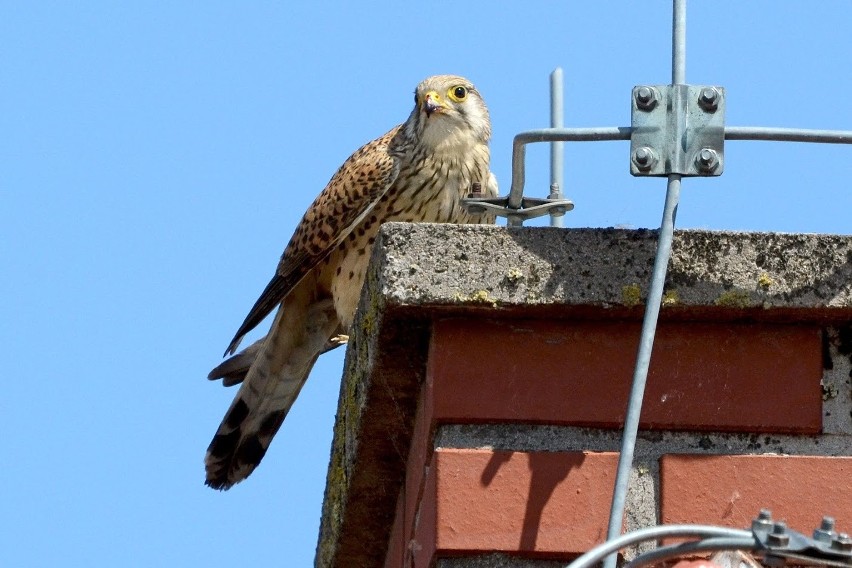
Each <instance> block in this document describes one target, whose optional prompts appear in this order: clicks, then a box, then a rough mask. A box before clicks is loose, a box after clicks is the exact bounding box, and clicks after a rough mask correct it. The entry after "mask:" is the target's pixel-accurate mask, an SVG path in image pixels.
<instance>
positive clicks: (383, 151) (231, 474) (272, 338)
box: [204, 75, 497, 489]
mask: <svg viewBox="0 0 852 568" xmlns="http://www.w3.org/2000/svg"><path fill="white" fill-rule="evenodd" d="M490 137H491V123H490V120H489V117H488V109H487V108H486V106H485V103H484V102H483V100H482V97H481V96H480V94H479V92H478V91H477V90H476V88H475V87H474V86H473V84H472V83H471V82H470V81H468V80H467V79H464V78H463V77H457V76H454V75H438V76H435V77H429V78H428V79H426V80H424V81H423V82H421V83H420V84H419V85H418V86H417V89H416V90H415V91H414V110H412V111H411V114H410V115H409V117H408V120H406V121H405V123H403V124H401V125H399V126H397V127H395V128H393V129H392V130H391V131H390V132H388V133H387V134H385V135H384V136H382V137H381V138H377V139H376V140H373V141H372V142H370V143H368V144H366V145H365V146H363V147H361V148H360V149H359V150H358V151H356V152H355V153H354V154H352V156H350V157H349V159H347V160H346V162H344V163H343V165H342V166H341V167H340V169H339V170H337V173H335V174H334V176H333V177H332V178H331V181H329V182H328V185H326V187H325V189H323V190H322V192H321V193H320V194H319V196H318V197H317V198H316V199H315V200H314V202H313V203H312V204H311V206H310V207H309V208H308V210H307V212H306V213H305V215H304V217H302V220H301V221H300V222H299V225H298V226H297V227H296V231H295V233H294V234H293V236H292V238H291V239H290V242H289V243H288V244H287V247H286V248H285V249H284V254H283V255H282V256H281V261H280V263H279V264H278V269H277V270H276V271H275V275H274V276H273V277H272V280H271V281H270V282H269V284H268V285H267V286H266V289H265V290H264V291H263V293H261V295H260V298H258V300H257V302H255V304H254V306H253V307H252V309H251V311H250V312H249V314H248V316H246V319H245V321H244V322H243V324H242V325H241V326H240V328H239V329H238V330H237V333H236V335H235V336H234V339H233V340H232V341H231V343H230V345H229V346H228V349H227V350H226V352H225V354H226V355H233V354H234V352H235V351H236V350H237V347H238V346H239V343H240V340H241V339H242V338H243V336H244V335H245V334H246V333H248V332H249V331H250V330H251V329H253V328H254V327H255V326H257V325H258V324H259V323H260V322H261V321H262V320H263V319H264V318H265V317H266V316H267V315H268V314H269V313H271V312H272V310H274V309H275V308H276V307H277V308H278V312H277V314H276V315H275V319H274V321H273V322H272V327H271V329H270V331H269V333H268V334H267V336H266V337H264V338H262V339H260V340H259V341H257V342H255V343H254V344H252V345H251V346H250V347H248V348H246V349H245V350H244V351H242V352H240V353H239V354H237V355H236V356H234V357H231V358H230V359H228V360H226V361H225V362H223V363H222V364H221V365H219V366H218V367H216V368H215V369H213V371H211V372H210V375H209V378H210V379H219V378H221V379H222V380H223V383H224V384H225V385H226V386H230V385H233V384H237V383H240V382H242V385H241V386H240V389H239V392H238V393H237V395H236V397H235V398H234V401H233V403H231V407H230V408H229V409H228V412H227V413H226V414H225V418H224V419H223V420H222V423H221V424H220V426H219V429H218V430H217V432H216V435H215V436H214V437H213V441H212V442H210V446H209V447H208V448H207V455H206V457H205V460H204V462H205V466H206V470H207V481H206V483H207V485H209V486H210V487H212V488H214V489H228V488H230V487H231V486H233V485H234V484H235V483H238V482H239V481H242V480H243V479H245V478H246V477H248V475H249V474H251V472H252V471H253V470H254V469H255V468H256V467H257V465H258V464H259V463H260V461H261V459H262V458H263V456H264V454H265V453H266V450H267V448H269V444H270V442H271V441H272V437H273V436H274V435H275V433H276V432H277V431H278V429H279V428H280V427H281V424H282V422H283V421H284V417H285V416H287V412H288V411H289V410H290V407H291V406H292V405H293V402H294V401H295V400H296V397H297V396H298V395H299V391H300V390H301V388H302V385H303V384H304V383H305V380H306V379H307V377H308V374H309V373H310V370H311V367H312V366H313V364H314V362H315V361H316V359H317V357H318V356H319V355H320V354H322V353H323V352H325V351H328V350H329V349H333V348H334V347H336V346H338V345H340V344H342V343H345V341H346V335H345V334H346V333H348V330H349V327H350V326H351V325H352V322H353V320H354V318H355V309H356V307H357V305H358V299H359V297H360V295H361V287H362V286H363V284H364V275H365V272H366V269H367V262H368V260H369V258H370V252H371V250H372V247H373V243H374V242H375V240H376V234H377V233H378V230H379V226H380V225H381V224H382V223H384V222H386V221H409V222H431V223H493V222H494V217H493V216H491V215H487V214H470V213H468V212H467V211H466V210H465V208H464V207H462V204H461V200H462V198H464V197H466V196H467V195H468V194H469V193H471V191H481V192H482V194H483V196H488V197H493V196H496V195H497V183H496V181H495V179H494V176H493V174H492V173H491V171H490V168H489V156H490V154H489V150H488V140H489V138H490Z"/></svg>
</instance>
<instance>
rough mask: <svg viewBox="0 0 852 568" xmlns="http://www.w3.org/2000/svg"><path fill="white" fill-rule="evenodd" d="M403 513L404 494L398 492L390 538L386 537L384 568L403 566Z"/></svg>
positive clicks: (405, 545) (405, 536)
mask: <svg viewBox="0 0 852 568" xmlns="http://www.w3.org/2000/svg"><path fill="white" fill-rule="evenodd" d="M404 515H405V494H404V492H400V494H399V498H398V499H397V500H396V513H395V514H394V521H393V526H392V527H391V535H390V539H388V548H387V554H386V555H385V564H384V568H401V567H402V566H404V564H403V560H404V558H405V549H406V547H407V545H408V539H407V535H405V534H404V532H403V531H404V527H405V522H404V521H405V518H404Z"/></svg>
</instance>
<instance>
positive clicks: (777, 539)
mask: <svg viewBox="0 0 852 568" xmlns="http://www.w3.org/2000/svg"><path fill="white" fill-rule="evenodd" d="M766 542H767V544H769V545H771V546H787V545H788V544H790V535H788V534H787V523H785V522H782V521H779V522H777V523H775V524H773V525H772V532H770V533H769V534H768V535H766Z"/></svg>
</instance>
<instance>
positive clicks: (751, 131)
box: [725, 126, 852, 144]
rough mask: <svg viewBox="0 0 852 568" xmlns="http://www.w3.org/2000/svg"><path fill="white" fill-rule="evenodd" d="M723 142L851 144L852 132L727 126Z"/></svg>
mask: <svg viewBox="0 0 852 568" xmlns="http://www.w3.org/2000/svg"><path fill="white" fill-rule="evenodd" d="M725 140H776V141H778V142H819V143H822V144H852V131H850V130H809V129H805V128H768V127H766V126H728V127H726V128H725Z"/></svg>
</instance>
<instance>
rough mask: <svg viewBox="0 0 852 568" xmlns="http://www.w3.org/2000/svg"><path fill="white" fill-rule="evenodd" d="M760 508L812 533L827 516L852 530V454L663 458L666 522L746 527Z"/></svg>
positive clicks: (662, 501) (663, 514)
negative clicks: (850, 455) (847, 455)
mask: <svg viewBox="0 0 852 568" xmlns="http://www.w3.org/2000/svg"><path fill="white" fill-rule="evenodd" d="M761 508H768V509H770V510H771V511H772V515H773V517H774V518H776V519H779V520H785V521H786V522H787V524H788V526H789V527H790V528H792V529H794V530H797V531H799V532H802V533H805V534H808V535H810V533H811V531H812V530H813V529H814V528H816V527H817V526H819V523H820V520H821V519H822V517H823V515H831V516H833V517H835V518H836V519H837V527H838V529H839V530H840V531H845V532H852V457H827V456H769V455H759V456H752V455H748V456H746V455H737V456H732V455H720V456H708V455H666V456H663V457H662V458H661V460H660V516H661V521H662V522H663V523H701V524H714V525H725V526H731V527H739V528H745V527H748V526H749V525H750V524H751V520H752V519H753V518H754V517H755V516H757V513H758V512H759V511H760V509H761Z"/></svg>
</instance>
